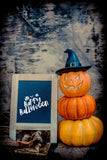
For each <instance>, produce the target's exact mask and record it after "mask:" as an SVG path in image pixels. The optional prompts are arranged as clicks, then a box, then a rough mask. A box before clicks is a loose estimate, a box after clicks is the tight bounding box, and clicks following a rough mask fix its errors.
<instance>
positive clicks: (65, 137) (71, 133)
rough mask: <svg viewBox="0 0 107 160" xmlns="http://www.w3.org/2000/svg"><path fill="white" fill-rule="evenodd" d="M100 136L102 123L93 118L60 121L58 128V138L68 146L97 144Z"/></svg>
mask: <svg viewBox="0 0 107 160" xmlns="http://www.w3.org/2000/svg"><path fill="white" fill-rule="evenodd" d="M102 134H103V123H102V121H101V120H100V119H99V118H97V117H95V116H91V117H90V118H88V119H83V120H77V121H72V120H62V121H61V122H60V123H59V126H58V138H59V139H60V140H61V141H62V142H63V143H65V144H67V145H70V146H71V145H74V146H89V145H91V144H93V143H97V142H98V141H99V140H100V138H101V137H102Z"/></svg>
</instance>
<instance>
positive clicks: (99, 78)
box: [0, 0, 107, 159]
mask: <svg viewBox="0 0 107 160" xmlns="http://www.w3.org/2000/svg"><path fill="white" fill-rule="evenodd" d="M4 2H5V1H4ZM15 2H16V4H15ZM15 2H14V3H13V5H14V6H13V7H12V5H11V3H10V4H9V5H7V6H9V7H10V8H11V9H10V8H9V7H8V8H6V7H5V3H4V8H3V7H2V5H1V8H2V14H1V15H0V18H1V21H2V25H1V31H0V99H1V100H0V110H1V111H0V125H6V126H9V121H10V103H11V85H12V74H14V73H18V74H24V73H27V74H36V73H39V74H43V73H45V74H51V73H55V71H56V70H58V69H60V68H63V67H64V66H65V62H66V59H67V54H65V53H64V51H65V50H66V49H67V48H70V49H72V50H74V51H75V52H76V53H77V56H78V58H79V60H80V62H81V63H82V65H87V64H89V63H91V64H93V66H92V67H91V69H89V70H88V73H89V74H90V77H91V80H92V85H91V89H90V91H89V92H88V93H89V94H91V95H92V96H93V97H94V98H95V100H96V104H97V109H96V112H95V115H96V116H98V117H99V118H101V119H102V120H103V121H104V115H103V114H104V113H103V112H104V95H105V93H104V91H105V90H106V88H107V87H106V79H105V75H106V71H107V70H106V63H107V56H106V37H105V34H106V33H105V31H106V21H105V17H104V12H103V11H104V9H105V7H104V6H105V4H104V3H105V2H103V1H101V0H98V1H97V3H96V2H91V1H90V2H87V1H69V0H68V1H66V2H64V1H61V0H59V1H57V2H55V1H48V0H40V1H39V2H38V3H35V1H33V0H32V1H30V2H28V3H27V2H25V1H24V0H23V1H21V2H20V3H19V1H15ZM0 12H1V10H0ZM86 57H87V58H88V60H87V58H86ZM58 78H59V77H58ZM62 96H63V94H62V93H61V91H60V89H59V87H58V99H59V98H60V97H62ZM61 120H62V117H60V115H59V114H58V123H59V122H60V121H61ZM59 148H60V149H59ZM62 148H63V149H65V150H64V153H62V152H61V150H62ZM88 149H89V148H88ZM88 149H87V148H84V149H83V148H78V149H77V150H76V149H75V147H73V148H72V149H71V148H69V147H68V148H67V147H64V145H62V147H60V144H59V145H58V149H55V150H56V155H58V152H60V153H59V154H60V155H61V157H63V158H64V157H66V159H67V158H68V157H69V159H70V158H72V154H74V157H75V158H74V159H76V156H77V155H78V157H79V154H80V157H82V156H81V154H82V153H83V157H84V156H85V155H86V154H87V152H88V151H87V150H88ZM71 150H72V151H71ZM79 151H80V152H79ZM72 152H73V153H72ZM77 159H78V158H77Z"/></svg>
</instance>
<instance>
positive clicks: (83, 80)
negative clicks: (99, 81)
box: [59, 71, 91, 97]
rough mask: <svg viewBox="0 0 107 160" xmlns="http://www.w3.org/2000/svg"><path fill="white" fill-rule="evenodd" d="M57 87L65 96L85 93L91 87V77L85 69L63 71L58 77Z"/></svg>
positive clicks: (76, 95)
mask: <svg viewBox="0 0 107 160" xmlns="http://www.w3.org/2000/svg"><path fill="white" fill-rule="evenodd" d="M59 87H60V89H61V91H62V93H63V94H64V95H65V96H67V97H79V96H83V95H85V94H86V93H87V92H88V91H89V89H90V87H91V79H90V76H89V74H88V73H87V72H86V71H78V72H68V73H63V74H62V75H61V76H60V79H59Z"/></svg>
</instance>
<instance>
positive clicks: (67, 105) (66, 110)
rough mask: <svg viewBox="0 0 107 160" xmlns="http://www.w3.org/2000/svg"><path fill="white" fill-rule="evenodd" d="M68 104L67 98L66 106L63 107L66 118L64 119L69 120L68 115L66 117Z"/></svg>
mask: <svg viewBox="0 0 107 160" xmlns="http://www.w3.org/2000/svg"><path fill="white" fill-rule="evenodd" d="M68 103H69V99H68V98H67V103H66V106H65V116H66V119H69V115H68Z"/></svg>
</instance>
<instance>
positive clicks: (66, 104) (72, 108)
mask: <svg viewBox="0 0 107 160" xmlns="http://www.w3.org/2000/svg"><path fill="white" fill-rule="evenodd" d="M95 109H96V102H95V100H94V98H93V97H92V96H91V95H88V94H86V95H85V96H82V97H75V98H68V97H65V96H63V97H61V98H60V99H59V101H58V112H59V114H60V115H61V116H62V117H63V118H65V119H71V120H78V119H84V118H89V117H90V116H92V114H93V113H94V112H95Z"/></svg>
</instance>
